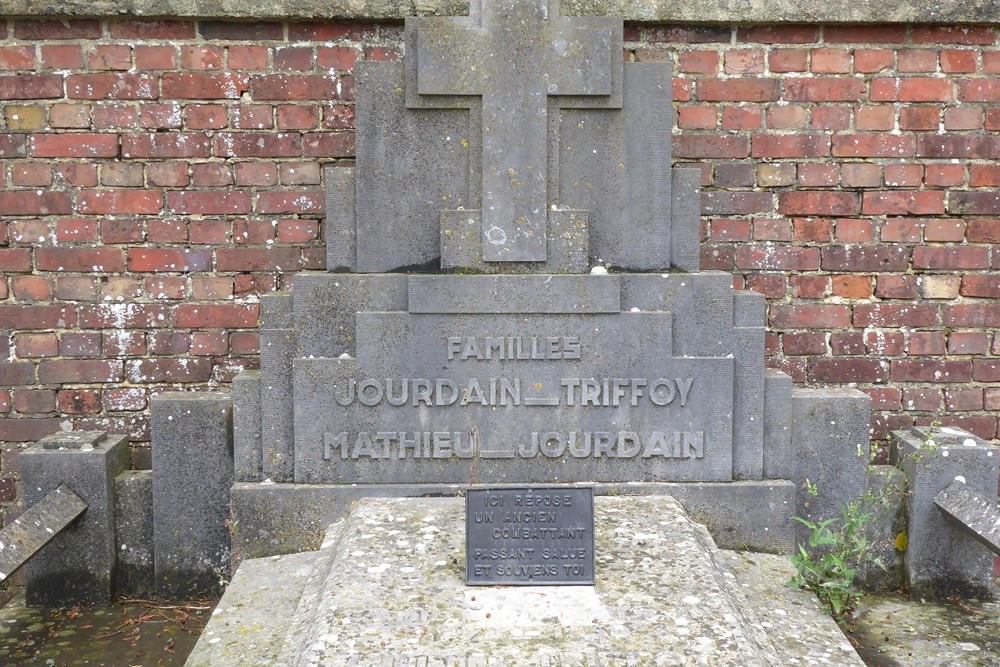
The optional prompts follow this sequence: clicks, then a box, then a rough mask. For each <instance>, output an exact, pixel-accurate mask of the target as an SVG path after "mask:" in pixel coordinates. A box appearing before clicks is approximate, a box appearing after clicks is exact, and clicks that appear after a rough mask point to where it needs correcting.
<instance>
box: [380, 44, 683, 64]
mask: <svg viewBox="0 0 1000 667" xmlns="http://www.w3.org/2000/svg"><path fill="white" fill-rule="evenodd" d="M635 55H636V60H637V61H638V62H656V61H659V62H669V60H670V54H669V52H667V51H666V50H664V49H636V53H635ZM364 57H365V60H367V61H370V62H394V61H396V60H402V58H403V54H402V53H401V52H400V50H399V49H398V48H395V47H391V46H366V47H365V56H364Z"/></svg>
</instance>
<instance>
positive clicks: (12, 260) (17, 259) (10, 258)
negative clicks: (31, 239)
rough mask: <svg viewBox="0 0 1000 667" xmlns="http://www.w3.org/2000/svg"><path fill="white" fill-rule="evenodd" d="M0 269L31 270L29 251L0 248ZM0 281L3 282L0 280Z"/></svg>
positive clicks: (10, 270) (7, 271)
mask: <svg viewBox="0 0 1000 667" xmlns="http://www.w3.org/2000/svg"><path fill="white" fill-rule="evenodd" d="M3 195H4V193H0V210H6V208H4V206H3V199H4V197H3ZM0 271H2V272H4V273H14V272H27V271H31V251H30V250H28V249H27V248H0ZM0 283H3V281H2V280H0Z"/></svg>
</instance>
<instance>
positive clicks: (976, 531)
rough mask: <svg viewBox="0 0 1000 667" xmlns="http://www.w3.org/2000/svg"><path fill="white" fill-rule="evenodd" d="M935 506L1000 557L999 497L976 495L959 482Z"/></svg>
mask: <svg viewBox="0 0 1000 667" xmlns="http://www.w3.org/2000/svg"><path fill="white" fill-rule="evenodd" d="M934 504H935V505H937V506H938V507H940V508H941V510H942V511H943V512H944V513H945V514H947V515H948V516H949V517H951V518H952V519H954V520H955V521H956V522H957V523H958V524H959V525H960V526H962V527H963V528H964V529H965V530H966V532H967V533H968V534H969V535H970V536H972V537H973V538H975V539H977V540H979V541H980V542H982V543H983V544H984V545H985V546H986V548H987V549H989V550H990V551H992V552H993V553H995V554H1000V509H998V507H997V499H996V497H995V496H992V494H991V496H990V497H983V496H980V495H978V494H976V493H973V492H972V491H971V490H970V489H969V487H968V486H967V485H966V484H965V482H963V481H961V480H960V479H958V478H956V479H955V481H953V482H952V483H951V484H950V485H948V488H947V489H945V490H944V491H942V492H941V493H939V494H937V495H936V496H934Z"/></svg>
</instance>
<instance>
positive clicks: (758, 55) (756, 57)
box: [725, 49, 764, 74]
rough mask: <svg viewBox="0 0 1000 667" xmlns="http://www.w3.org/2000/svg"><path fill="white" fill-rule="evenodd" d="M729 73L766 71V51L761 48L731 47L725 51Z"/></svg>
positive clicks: (726, 66)
mask: <svg viewBox="0 0 1000 667" xmlns="http://www.w3.org/2000/svg"><path fill="white" fill-rule="evenodd" d="M725 71H726V73H727V74H761V73H763V72H764V52H763V51H762V50H759V49H730V50H728V51H726V52H725Z"/></svg>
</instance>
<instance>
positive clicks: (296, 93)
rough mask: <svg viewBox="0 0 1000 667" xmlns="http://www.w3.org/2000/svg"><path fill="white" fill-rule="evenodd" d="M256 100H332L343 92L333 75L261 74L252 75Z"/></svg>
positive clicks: (251, 91)
mask: <svg viewBox="0 0 1000 667" xmlns="http://www.w3.org/2000/svg"><path fill="white" fill-rule="evenodd" d="M250 94H251V95H253V98H254V99H255V100H331V99H338V98H339V97H340V96H341V92H340V91H338V89H337V80H336V78H335V77H332V76H321V75H314V74H260V75H254V76H251V77H250Z"/></svg>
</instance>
